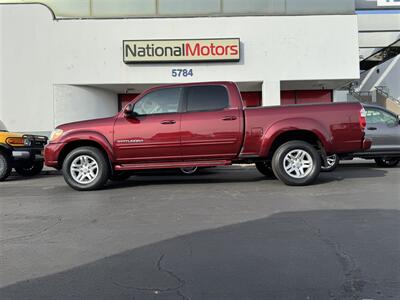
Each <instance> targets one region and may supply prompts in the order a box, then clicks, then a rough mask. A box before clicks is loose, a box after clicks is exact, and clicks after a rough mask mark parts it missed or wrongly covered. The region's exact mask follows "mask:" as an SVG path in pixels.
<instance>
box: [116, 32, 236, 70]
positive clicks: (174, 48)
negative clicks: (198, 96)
mask: <svg viewBox="0 0 400 300" xmlns="http://www.w3.org/2000/svg"><path fill="white" fill-rule="evenodd" d="M123 52H124V53H123V55H124V62H125V63H127V64H130V63H162V62H205V61H208V62H213V61H215V62H218V61H239V60H240V39H238V38H227V39H199V40H133V41H132V40H131V41H123Z"/></svg>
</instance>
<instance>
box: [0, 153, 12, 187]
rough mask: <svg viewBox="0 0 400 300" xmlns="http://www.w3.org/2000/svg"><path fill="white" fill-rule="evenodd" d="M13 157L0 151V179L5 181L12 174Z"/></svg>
mask: <svg viewBox="0 0 400 300" xmlns="http://www.w3.org/2000/svg"><path fill="white" fill-rule="evenodd" d="M11 170H12V167H11V159H10V157H9V156H8V155H7V154H6V153H4V152H0V181H4V180H6V179H7V177H8V176H10V174H11Z"/></svg>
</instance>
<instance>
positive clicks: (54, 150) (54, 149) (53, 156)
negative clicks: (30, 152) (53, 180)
mask: <svg viewBox="0 0 400 300" xmlns="http://www.w3.org/2000/svg"><path fill="white" fill-rule="evenodd" d="M64 146H65V144H64V143H51V144H47V145H46V147H44V163H45V165H46V166H48V167H52V168H56V169H59V168H60V166H59V163H58V159H59V156H60V152H61V150H62V149H63V147H64Z"/></svg>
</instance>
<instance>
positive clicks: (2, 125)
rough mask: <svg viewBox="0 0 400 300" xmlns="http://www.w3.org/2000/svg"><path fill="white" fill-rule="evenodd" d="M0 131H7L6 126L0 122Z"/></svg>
mask: <svg viewBox="0 0 400 300" xmlns="http://www.w3.org/2000/svg"><path fill="white" fill-rule="evenodd" d="M0 131H7V128H6V125H4V123H3V122H2V121H1V120H0Z"/></svg>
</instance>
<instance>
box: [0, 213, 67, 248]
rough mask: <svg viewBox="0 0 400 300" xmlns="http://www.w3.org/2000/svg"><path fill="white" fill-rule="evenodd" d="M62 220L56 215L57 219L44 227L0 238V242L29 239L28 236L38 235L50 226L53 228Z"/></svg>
mask: <svg viewBox="0 0 400 300" xmlns="http://www.w3.org/2000/svg"><path fill="white" fill-rule="evenodd" d="M61 222H62V218H61V217H57V221H56V222H54V223H53V224H50V225H49V226H46V227H45V228H43V229H41V230H39V231H37V232H33V233H30V234H25V235H20V236H14V237H10V238H5V239H2V240H0V243H3V242H11V241H17V240H21V239H29V238H33V237H35V236H39V235H41V234H43V233H45V232H47V231H49V230H50V229H51V228H53V227H54V226H56V225H58V224H60V223H61Z"/></svg>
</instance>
